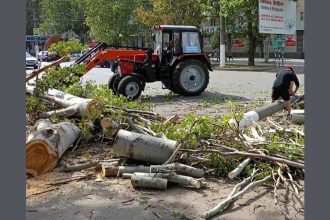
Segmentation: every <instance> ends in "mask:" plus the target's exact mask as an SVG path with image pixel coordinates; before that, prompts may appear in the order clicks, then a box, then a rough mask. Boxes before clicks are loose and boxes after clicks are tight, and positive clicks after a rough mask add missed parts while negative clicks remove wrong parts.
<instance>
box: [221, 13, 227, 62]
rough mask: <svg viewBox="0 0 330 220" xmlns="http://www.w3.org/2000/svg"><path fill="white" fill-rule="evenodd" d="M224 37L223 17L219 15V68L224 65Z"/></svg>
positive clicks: (224, 25)
mask: <svg viewBox="0 0 330 220" xmlns="http://www.w3.org/2000/svg"><path fill="white" fill-rule="evenodd" d="M225 36H226V24H225V16H223V15H220V67H224V66H225V65H226V45H225Z"/></svg>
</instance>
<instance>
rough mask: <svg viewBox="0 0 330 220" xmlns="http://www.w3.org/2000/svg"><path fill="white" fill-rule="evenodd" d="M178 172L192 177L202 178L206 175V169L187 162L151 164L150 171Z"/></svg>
mask: <svg viewBox="0 0 330 220" xmlns="http://www.w3.org/2000/svg"><path fill="white" fill-rule="evenodd" d="M171 172H176V173H178V174H183V175H187V176H191V177H196V178H201V177H203V176H204V171H203V170H202V169H198V168H195V167H191V166H188V165H185V164H180V163H172V164H166V165H152V166H150V173H171Z"/></svg>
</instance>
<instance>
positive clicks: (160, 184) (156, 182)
mask: <svg viewBox="0 0 330 220" xmlns="http://www.w3.org/2000/svg"><path fill="white" fill-rule="evenodd" d="M131 183H132V185H133V186H134V187H141V188H153V189H167V179H163V178H157V177H150V176H139V175H135V174H133V176H132V178H131Z"/></svg>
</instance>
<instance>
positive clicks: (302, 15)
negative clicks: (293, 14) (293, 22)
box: [300, 11, 304, 21]
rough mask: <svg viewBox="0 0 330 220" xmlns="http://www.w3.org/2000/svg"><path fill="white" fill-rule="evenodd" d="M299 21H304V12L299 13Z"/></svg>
mask: <svg viewBox="0 0 330 220" xmlns="http://www.w3.org/2000/svg"><path fill="white" fill-rule="evenodd" d="M300 21H304V12H303V11H301V12H300Z"/></svg>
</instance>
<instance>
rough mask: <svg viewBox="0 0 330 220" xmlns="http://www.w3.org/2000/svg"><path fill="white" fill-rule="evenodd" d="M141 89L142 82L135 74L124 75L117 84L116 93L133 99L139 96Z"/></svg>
mask: <svg viewBox="0 0 330 220" xmlns="http://www.w3.org/2000/svg"><path fill="white" fill-rule="evenodd" d="M142 90H143V82H142V81H141V80H140V79H139V77H137V76H125V77H124V78H123V79H122V80H120V82H119V85H118V94H121V95H123V96H125V97H127V99H129V100H135V99H137V98H139V97H140V95H141V92H142Z"/></svg>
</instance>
